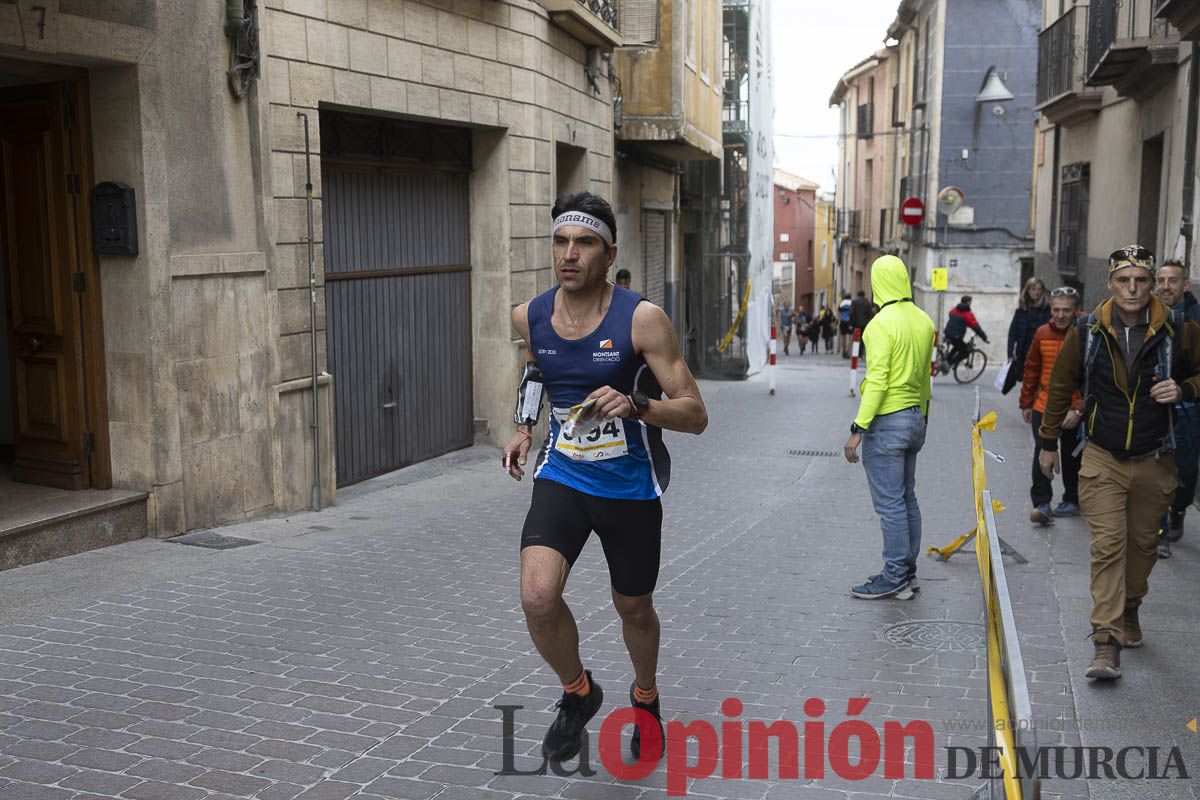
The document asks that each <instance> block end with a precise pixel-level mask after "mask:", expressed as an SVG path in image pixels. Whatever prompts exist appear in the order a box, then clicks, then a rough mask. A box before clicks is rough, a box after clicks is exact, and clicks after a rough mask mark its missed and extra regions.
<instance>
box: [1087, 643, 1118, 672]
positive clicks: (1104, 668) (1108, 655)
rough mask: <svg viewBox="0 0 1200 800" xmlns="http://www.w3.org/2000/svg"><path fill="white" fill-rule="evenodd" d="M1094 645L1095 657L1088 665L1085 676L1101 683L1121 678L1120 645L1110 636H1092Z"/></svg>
mask: <svg viewBox="0 0 1200 800" xmlns="http://www.w3.org/2000/svg"><path fill="white" fill-rule="evenodd" d="M1093 639H1094V641H1095V644H1096V655H1095V656H1093V657H1092V663H1091V664H1088V668H1087V673H1086V674H1087V676H1088V677H1089V678H1096V679H1097V680H1102V681H1111V680H1114V679H1115V678H1119V677H1121V645H1119V644H1117V640H1116V639H1114V638H1113V637H1112V634H1108V633H1097V634H1093Z"/></svg>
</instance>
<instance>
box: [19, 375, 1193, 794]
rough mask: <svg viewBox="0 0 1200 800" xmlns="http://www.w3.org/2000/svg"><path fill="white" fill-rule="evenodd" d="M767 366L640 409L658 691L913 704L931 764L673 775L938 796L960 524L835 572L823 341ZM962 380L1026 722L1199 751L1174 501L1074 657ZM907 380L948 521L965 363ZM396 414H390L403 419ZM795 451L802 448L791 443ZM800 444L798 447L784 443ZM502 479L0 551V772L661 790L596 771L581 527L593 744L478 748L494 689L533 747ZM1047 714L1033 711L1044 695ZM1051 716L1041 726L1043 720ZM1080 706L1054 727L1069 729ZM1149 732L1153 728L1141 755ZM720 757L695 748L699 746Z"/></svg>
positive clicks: (211, 788) (590, 557)
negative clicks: (1123, 591)
mask: <svg viewBox="0 0 1200 800" xmlns="http://www.w3.org/2000/svg"><path fill="white" fill-rule="evenodd" d="M781 363H782V366H781V368H780V369H779V373H778V376H779V390H778V393H777V395H776V396H775V397H769V396H768V395H767V388H766V387H767V381H766V376H765V375H759V376H756V377H755V378H754V379H752V380H750V381H747V382H744V383H714V382H703V383H702V390H703V392H704V397H705V400H706V402H707V404H708V407H709V411H710V418H711V422H710V425H709V429H708V431H707V432H706V433H705V434H704V435H703V436H702V437H699V438H695V437H685V436H682V435H676V434H668V443H669V446H670V448H671V451H672V455H673V458H674V464H675V470H674V477H673V479H672V484H671V487H670V489H669V491H668V492H667V494H666V496H665V498H664V506H665V510H666V521H665V534H664V548H663V567H662V574H661V578H660V581H659V588H658V592H657V594H656V605H657V607H658V611H659V615H660V617H661V619H662V624H663V641H662V661H661V670H660V675H661V677H660V683H659V685H660V687H661V690H662V696H663V707H664V710H665V713H666V714H667V717H668V720H670V719H674V720H678V721H681V722H690V721H692V720H707V721H709V722H711V723H713V724H714V725H719V724H720V723H721V721H722V720H725V719H726V718H725V717H724V716H723V715H722V713H721V711H720V704H721V702H722V700H724V699H725V698H727V697H736V698H738V699H739V700H740V701H741V702H742V703H743V704H744V707H743V711H742V713H741V715H740V717H739V718H740V719H741V720H744V721H749V720H764V721H771V720H778V719H785V720H791V721H793V722H794V723H796V725H797V727H799V726H800V725H801V723H802V722H804V721H805V720H807V719H809V717H808V716H806V714H805V711H804V708H803V706H804V701H805V700H807V699H809V698H814V697H815V698H820V699H822V700H823V701H824V702H825V704H826V706H827V711H826V712H825V715H824V720H825V722H826V736H828V735H829V732H830V731H831V730H832V729H833V728H834V727H835V726H836V725H837V724H838V723H839V722H841V721H843V720H845V719H846V718H847V716H846V705H847V701H848V700H849V699H850V698H856V697H867V698H870V704H869V705H868V706H867V708H866V710H865V711H863V712H862V714H861V718H862V719H864V720H866V721H867V722H868V723H870V725H871V726H872V727H874V728H875V729H876V730H877V731H880V732H881V734H882V731H883V730H884V727H883V726H884V724H885V723H886V722H887V721H889V720H893V721H899V722H901V723H906V722H908V721H911V720H927V721H928V722H929V723H930V724H931V725H932V726H933V730H934V733H935V737H936V751H935V761H936V764H937V780H936V781H931V780H914V779H913V778H912V769H913V764H912V757H913V754H912V753H911V752H909V754H908V761H909V763H908V765H907V766H906V769H905V776H906V777H905V778H904V779H901V780H893V779H886V778H884V777H883V770H882V768H880V769H879V770H876V771H875V773H874V774H873V775H872V776H870V777H868V778H866V779H864V780H858V781H847V780H842V779H839V778H837V777H835V776H834V775H833V774H832V772H830V771H828V770H827V771H826V777H825V778H823V779H821V780H805V779H804V778H803V776H802V777H801V778H800V779H799V780H780V779H779V777H778V773H777V771H776V770H775V768H774V766H773V767H772V769H771V777H770V779H766V780H764V779H750V778H748V777H747V778H743V779H740V780H729V779H722V778H720V777H717V776H714V777H710V778H706V779H700V780H695V781H692V782H690V783H689V785H688V796H690V797H698V798H705V797H708V798H770V799H771V800H779V799H781V798H804V800H834V799H835V798H845V799H846V800H850V799H851V798H853V799H854V800H866V798H878V797H902V798H920V799H922V800H941V799H942V798H945V799H946V800H951V799H954V800H958V799H960V798H967V797H969V796H970V795H971V794H972V792H973V791H974V790H975V789H977V788H978V787H979V786H980V785H981V784H982V781H981V780H980V779H979V778H969V779H962V780H951V779H948V778H946V777H945V776H944V774H943V773H944V767H945V765H946V751H945V748H946V747H948V746H961V747H972V748H976V749H977V748H979V747H981V746H983V745H985V744H986V735H985V734H986V731H985V727H984V726H985V721H986V718H987V717H986V708H985V698H986V681H985V678H986V673H985V659H984V650H983V628H982V625H981V624H980V623H981V620H982V619H983V611H982V601H981V596H980V591H979V576H978V572H977V569H976V564H975V559H974V554H973V551H972V550H970V549H967V550H964V551H963V552H962V553H961V554H959V555H956V556H955V557H954V558H952V559H951V560H950V561H949V562H939V561H936V560H934V559H930V558H926V557H922V560H921V562H920V570H921V574H920V577H921V582H922V587H923V589H922V591H921V592H920V593H919V594H918V595H917V596H916V598H915V599H913V600H911V601H881V602H863V601H860V600H855V599H853V598H851V597H850V596H849V594H848V593H847V590H848V588H849V587H850V586H851V585H852V584H854V583H859V582H861V580H862V579H865V578H866V577H867V576H868V575H870V574H871V573H872V572H874V571H877V569H878V566H879V553H880V548H881V541H880V533H879V526H878V520H877V518H876V516H875V514H874V512H873V510H872V509H871V507H870V502H869V497H868V492H867V486H866V481H865V478H864V476H863V473H862V468H861V466H860V465H853V466H852V465H849V464H847V463H846V462H845V460H844V459H843V458H842V457H841V445H842V443H843V442H844V441H845V439H846V435H847V427H848V425H849V421H850V419H851V417H852V416H853V409H854V408H855V404H856V403H857V399H850V398H848V397H847V396H846V394H847V392H846V389H847V385H848V376H847V366H846V362H844V361H843V360H842V359H840V358H834V357H825V356H821V357H813V356H811V355H810V356H804V357H797V356H794V355H793V356H790V357H787V358H783V357H781ZM991 377H992V376H991V375H990V374H989V375H987V376H985V377H984V379H982V380H981V381H980V384H981V387H982V393H983V396H984V410H985V411H986V410H990V409H992V408H997V409H998V410H999V411H1000V427H999V429H998V431H997V432H995V433H993V434H990V435H989V436H988V438H987V439H986V440H985V443H986V445H987V446H988V447H989V448H990V449H992V450H994V451H996V452H999V453H1002V454H1004V455H1006V456H1007V457H1008V460H1007V462H1005V463H1004V464H999V463H996V462H991V461H989V464H988V469H989V476H990V479H991V485H992V489H993V492H994V494H995V496H996V497H997V499H1001V500H1002V501H1003V502H1004V503H1005V504H1006V505H1007V506H1008V510H1007V511H1005V512H1003V513H1002V514H1000V515H999V516H998V522H999V526H1000V528H1001V532H1002V535H1003V536H1004V537H1005V539H1006V540H1008V541H1009V542H1010V543H1011V544H1012V545H1013V546H1014V547H1016V548H1017V549H1018V550H1019V551H1021V552H1022V553H1023V554H1024V555H1025V556H1026V557H1027V558H1028V559H1029V563H1028V564H1027V565H1017V564H1015V563H1014V562H1012V561H1010V560H1007V559H1006V564H1005V566H1006V569H1007V571H1008V576H1009V583H1010V587H1011V590H1012V595H1013V601H1014V607H1015V611H1016V616H1017V623H1018V627H1019V628H1020V631H1021V644H1022V647H1023V649H1024V658H1025V665H1026V668H1027V674H1028V678H1029V686H1030V692H1031V696H1032V699H1033V705H1034V715H1035V717H1036V718H1037V719H1038V720H1039V721H1040V722H1041V723H1044V724H1046V725H1047V729H1046V730H1041V731H1039V736H1038V741H1039V744H1049V745H1054V744H1060V743H1061V744H1065V745H1078V744H1083V745H1089V746H1091V745H1106V746H1109V747H1113V748H1114V749H1119V748H1121V747H1126V746H1135V745H1136V746H1141V747H1149V746H1152V745H1154V746H1159V747H1161V748H1163V749H1164V750H1166V749H1169V748H1170V747H1172V746H1178V747H1180V748H1181V753H1182V756H1183V759H1184V762H1185V763H1186V765H1187V768H1188V770H1189V772H1191V771H1194V770H1200V736H1197V735H1195V734H1193V733H1191V732H1190V731H1188V730H1187V729H1186V728H1185V723H1186V722H1187V721H1188V720H1190V719H1192V718H1193V717H1195V716H1196V715H1197V713H1198V712H1200V701H1198V700H1197V697H1196V692H1195V689H1196V687H1197V686H1200V663H1198V662H1197V660H1196V659H1195V653H1197V652H1200V632H1198V630H1197V626H1196V624H1195V614H1194V609H1193V608H1192V604H1194V602H1195V597H1196V595H1195V579H1196V567H1197V562H1198V561H1200V547H1197V542H1198V541H1200V531H1197V530H1196V528H1195V525H1196V523H1195V522H1194V521H1191V522H1189V523H1188V524H1189V527H1190V528H1191V530H1189V531H1188V533H1187V535H1185V536H1184V538H1183V540H1182V541H1181V542H1179V544H1178V545H1177V547H1176V549H1175V557H1174V558H1173V559H1172V560H1170V561H1167V562H1163V563H1161V564H1159V565H1158V566H1157V568H1156V571H1155V573H1154V575H1153V576H1152V578H1151V587H1152V590H1151V595H1150V597H1149V598H1148V600H1147V603H1146V605H1145V606H1144V611H1143V624H1144V625H1145V628H1146V641H1147V644H1146V647H1145V648H1143V649H1142V650H1139V651H1127V652H1126V653H1123V654H1122V665H1123V667H1124V668H1125V671H1126V676H1125V677H1124V678H1123V679H1122V680H1121V681H1119V682H1117V683H1116V684H1115V685H1113V686H1104V687H1093V686H1088V685H1086V682H1085V681H1084V679H1083V668H1084V666H1085V665H1086V662H1087V659H1088V658H1089V656H1090V648H1091V643H1090V641H1089V640H1086V639H1085V637H1086V634H1087V632H1088V627H1087V615H1088V609H1089V600H1088V578H1087V570H1088V546H1087V529H1086V525H1085V524H1084V522H1083V521H1082V520H1080V519H1069V520H1059V521H1057V522H1056V523H1055V525H1054V526H1053V527H1052V528H1049V529H1045V530H1043V529H1034V528H1032V527H1031V526H1030V524H1029V523H1028V521H1027V513H1028V508H1027V506H1028V469H1029V456H1030V436H1029V432H1028V429H1027V426H1025V425H1023V424H1022V423H1021V421H1020V416H1019V414H1018V413H1017V411H1016V398H1015V396H1009V397H1000V396H999V395H998V394H997V393H996V392H995V391H994V389H993V388H992V387H991ZM946 380H947V379H944V378H943V379H939V380H938V381H937V382H936V383H935V389H934V394H935V400H934V405H933V409H932V414H931V427H930V433H929V436H928V443H927V445H926V449H925V451H924V452H923V454H922V456H921V459H920V475H919V480H918V487H917V491H918V496H919V497H920V500H921V502H922V508H923V512H924V519H925V529H924V530H925V542H924V545H925V546H929V545H944V544H946V543H948V542H950V541H951V540H953V539H954V538H955V537H957V536H958V535H959V534H961V533H963V532H965V531H967V530H969V529H970V528H971V527H973V524H974V523H973V513H974V512H973V508H972V503H971V495H970V483H969V481H970V475H969V466H970V459H969V450H968V440H969V433H970V417H971V411H972V389H971V388H970V387H961V386H958V385H956V384H954V383H953V382H949V383H947V382H946ZM413 424H419V421H413ZM789 451H808V452H809V453H810V454H809V455H790V454H789ZM811 453H816V455H812V454H811ZM529 491H530V484H529V483H528V481H526V482H525V483H523V484H520V485H518V484H515V483H513V482H512V481H511V480H510V479H508V478H507V477H505V475H504V474H503V473H502V471H501V469H500V468H499V466H498V461H497V456H496V452H495V451H494V450H489V449H484V448H475V449H472V450H468V451H463V452H460V453H456V454H453V455H451V456H448V457H444V458H442V459H439V460H437V461H436V462H433V463H428V464H424V465H419V466H417V467H414V468H410V469H408V470H404V471H401V472H399V473H394V474H392V475H388V476H384V477H382V478H378V479H375V480H373V481H369V482H367V483H364V484H359V485H356V486H353V487H350V488H348V489H346V490H343V491H342V492H341V493H340V495H339V500H338V504H337V505H336V506H335V507H333V508H330V509H327V510H325V511H323V512H320V513H316V514H300V515H293V516H290V517H287V518H283V517H280V518H273V519H268V520H262V521H258V522H253V523H246V524H242V525H237V526H231V527H227V528H221V529H219V531H218V532H219V533H220V534H222V535H225V536H232V537H239V538H243V539H248V540H252V541H254V542H255V544H253V545H251V546H246V547H242V548H237V549H231V550H207V549H200V548H192V547H184V546H180V545H179V544H176V543H172V542H166V541H157V540H152V539H145V540H140V541H136V542H132V543H129V544H125V545H119V546H116V547H112V548H108V549H105V550H102V551H96V552H92V553H86V554H83V555H79V556H74V557H70V558H65V559H59V560H57V561H52V562H46V563H43V564H38V565H34V566H30V567H23V568H20V569H16V570H11V571H8V572H4V573H0V798H3V800H70V799H75V800H83V798H123V799H125V800H201V798H211V800H216V799H217V798H232V797H239V798H258V800H291V799H292V798H304V800H344V798H351V797H353V798H356V800H368V799H375V798H415V799H416V800H428V799H429V798H434V797H436V798H439V800H457V799H458V798H463V799H464V800H465V799H466V798H471V800H507V799H508V798H515V797H561V798H572V799H573V800H600V799H601V798H603V799H605V800H608V799H611V800H634V799H635V798H658V797H663V796H665V795H666V786H667V778H666V773H665V769H664V768H663V767H660V768H659V769H658V770H657V771H656V772H655V773H654V774H653V775H651V776H650V777H648V778H646V779H645V780H642V781H630V782H623V781H619V780H617V779H615V778H613V777H612V776H610V775H609V774H608V773H607V771H606V770H604V769H603V768H602V767H601V766H600V759H599V756H598V754H597V752H596V745H595V740H596V734H597V733H598V731H599V727H600V722H601V720H602V718H603V715H604V714H605V713H607V712H608V711H611V710H612V709H614V708H617V707H619V706H620V705H622V704H624V702H625V699H624V698H625V695H626V693H627V690H628V687H629V683H630V681H631V678H632V670H631V667H630V664H629V661H628V657H627V655H626V654H625V651H624V646H623V644H622V640H621V631H620V625H619V622H618V620H617V618H616V615H615V612H614V611H613V608H612V602H611V599H610V596H609V589H608V581H607V572H606V568H605V565H604V561H603V556H602V553H601V550H600V548H599V546H597V544H596V543H595V542H594V541H593V542H591V543H590V544H589V546H588V548H587V549H586V550H585V552H584V555H583V556H582V558H581V559H580V562H579V564H578V566H577V568H576V569H575V571H574V572H573V574H572V576H571V579H570V582H569V584H568V602H569V603H570V605H571V607H572V609H573V610H574V612H575V614H576V616H577V617H578V619H579V627H580V636H581V639H582V650H583V658H584V663H585V665H586V666H587V667H588V668H589V669H591V670H593V672H594V675H595V678H596V680H597V681H598V682H599V683H600V684H601V685H602V686H603V687H604V689H605V690H606V692H607V697H608V699H607V700H606V705H605V708H604V709H603V710H602V711H601V713H600V715H598V716H597V718H596V719H595V720H593V722H592V724H591V726H590V733H591V747H590V760H591V764H592V766H593V767H594V768H596V774H595V775H594V776H592V777H582V776H579V775H574V776H568V777H560V776H557V775H554V774H547V775H541V776H539V775H497V774H496V773H497V771H499V770H500V769H501V765H502V756H501V753H502V751H503V741H502V736H501V714H500V712H499V711H498V710H497V709H496V708H495V707H496V706H498V705H520V706H523V709H522V710H520V711H518V712H516V726H515V735H516V741H515V749H516V752H517V757H516V759H515V763H516V766H517V767H518V768H519V769H522V770H531V769H533V768H534V767H536V766H537V765H538V764H539V763H540V757H539V758H533V757H531V755H530V754H531V753H536V752H538V751H539V748H540V739H541V736H542V733H543V732H544V730H545V727H546V726H547V725H548V724H549V722H550V720H551V719H552V713H553V712H552V706H553V704H554V701H555V700H556V699H557V697H558V695H559V692H560V691H561V689H560V687H559V686H558V685H557V682H556V680H555V677H554V675H553V673H552V672H551V671H550V670H549V669H548V668H547V667H545V666H544V665H543V664H542V662H541V660H540V658H539V657H538V656H537V655H536V653H535V652H534V651H533V648H532V644H531V642H530V640H529V636H528V633H527V632H526V630H525V627H524V621H523V617H522V614H521V611H520V607H519V601H518V593H517V577H518V570H517V567H518V552H517V544H518V539H519V531H520V527H521V522H522V520H523V517H524V512H525V508H526V507H527V504H528V499H529ZM1052 721H1057V723H1056V724H1051V722H1052ZM1054 728H1057V729H1054ZM1080 730H1082V738H1081V734H1080V733H1079V731H1080ZM1163 758H1164V759H1165V755H1164V756H1163ZM719 772H720V769H718V773H719ZM1194 786H1195V784H1194V783H1193V782H1192V781H1185V780H1163V781H1146V782H1136V783H1135V782H1125V781H1119V780H1103V779H1101V780H1094V781H1082V780H1079V781H1070V782H1067V781H1060V780H1050V781H1048V782H1047V783H1046V785H1045V786H1044V792H1043V797H1047V798H1083V797H1093V798H1148V797H1154V798H1193V799H1194V798H1196V797H1198V796H1200V795H1197V793H1196V789H1195V788H1194Z"/></svg>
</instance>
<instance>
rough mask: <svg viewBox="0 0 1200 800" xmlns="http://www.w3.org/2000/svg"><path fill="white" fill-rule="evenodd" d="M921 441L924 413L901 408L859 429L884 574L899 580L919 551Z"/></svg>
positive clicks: (923, 443) (913, 561) (922, 442)
mask: <svg viewBox="0 0 1200 800" xmlns="http://www.w3.org/2000/svg"><path fill="white" fill-rule="evenodd" d="M924 445H925V417H924V416H923V415H922V414H921V410H920V409H919V408H906V409H904V410H903V411H897V412H896V413H894V414H887V415H886V416H882V417H876V418H875V419H874V420H873V421H872V422H871V427H870V428H869V429H868V430H867V431H866V432H865V433H864V434H863V450H862V459H863V467H864V468H865V469H866V472H867V485H868V486H870V487H871V500H872V502H874V504H875V513H877V514H878V515H879V524H880V527H882V528H883V577H884V578H885V579H886V580H887V581H889V582H890V583H899V582H901V581H903V580H904V579H905V578H906V577H907V575H908V570H909V566H910V565H912V566H916V563H917V556H918V555H919V554H920V552H921V507H920V506H918V505H917V493H916V484H917V453H919V452H920V451H921V448H922V447H923V446H924Z"/></svg>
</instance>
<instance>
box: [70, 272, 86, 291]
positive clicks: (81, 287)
mask: <svg viewBox="0 0 1200 800" xmlns="http://www.w3.org/2000/svg"><path fill="white" fill-rule="evenodd" d="M72 285H73V286H74V287H75V291H76V292H78V293H79V294H83V293H84V292H85V291H87V281H85V280H84V277H83V273H82V272H76V273H75V275H74V276H73V280H72Z"/></svg>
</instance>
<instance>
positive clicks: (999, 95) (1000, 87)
mask: <svg viewBox="0 0 1200 800" xmlns="http://www.w3.org/2000/svg"><path fill="white" fill-rule="evenodd" d="M1014 98H1015V95H1013V93H1012V92H1010V91H1009V90H1008V87H1007V86H1005V85H1004V80H1003V79H1002V78H1001V77H1000V74H999V73H997V72H996V65H995V64H993V65H992V66H990V67H988V70H987V73H985V74H984V76H983V83H982V84H981V85H980V87H979V94H977V95H975V124H974V126H973V129H972V137H971V146H972V147H973V148H974V149H975V150H978V149H979V113H980V108H982V106H983V105H984V104H985V103H995V105H994V106H993V107H992V114H994V115H995V116H997V117H1002V116H1004V106H1002V105H1000V104H1001V103H1007V102H1008V101H1009V100H1012V99H1014ZM963 157H964V158H965V157H966V153H965V152H964V153H963Z"/></svg>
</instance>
